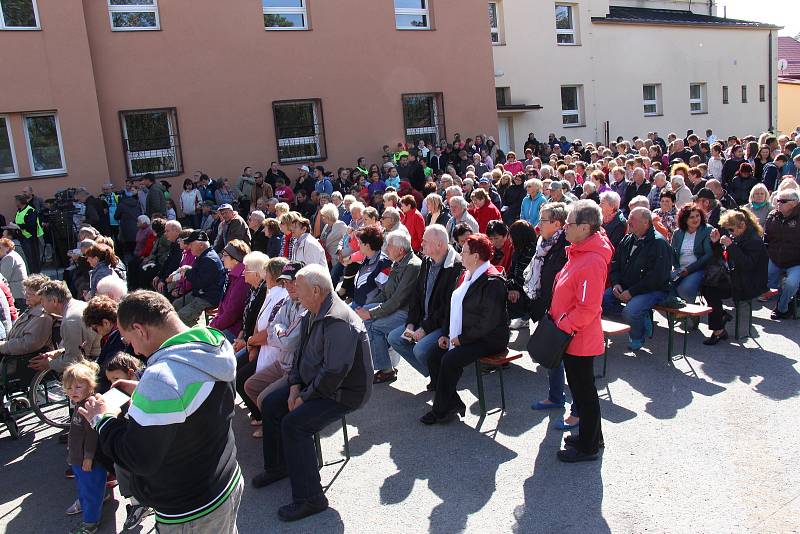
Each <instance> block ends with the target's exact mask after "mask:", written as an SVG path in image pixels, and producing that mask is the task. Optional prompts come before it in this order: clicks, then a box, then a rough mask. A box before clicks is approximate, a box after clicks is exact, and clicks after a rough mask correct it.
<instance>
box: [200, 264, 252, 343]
mask: <svg viewBox="0 0 800 534" xmlns="http://www.w3.org/2000/svg"><path fill="white" fill-rule="evenodd" d="M249 290H250V286H249V285H248V283H247V282H245V281H244V263H240V264H239V265H237V266H236V267H234V268H233V269H232V270H231V271H230V272H229V273H228V287H227V289H226V290H225V294H224V295H222V300H221V301H220V303H219V307H218V308H217V315H216V317H214V320H213V321H211V324H210V325H209V326H211V327H213V328H216V329H218V330H227V331H228V332H232V333H233V335H238V334H239V331H240V330H241V329H242V316H243V315H244V307H245V305H246V304H247V292H248V291H249Z"/></svg>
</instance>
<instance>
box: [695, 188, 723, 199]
mask: <svg viewBox="0 0 800 534" xmlns="http://www.w3.org/2000/svg"><path fill="white" fill-rule="evenodd" d="M701 198H706V199H708V200H716V199H717V197H716V196H715V195H714V192H713V191H712V190H711V189H709V188H707V187H703V188H702V189H700V191H698V192H697V194H696V195H695V196H694V199H695V200H700V199H701Z"/></svg>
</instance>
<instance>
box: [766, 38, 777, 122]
mask: <svg viewBox="0 0 800 534" xmlns="http://www.w3.org/2000/svg"><path fill="white" fill-rule="evenodd" d="M772 32H773V30H770V31H769V33H768V34H767V39H769V41H768V42H769V46H768V47H767V53H768V54H769V56H768V60H767V65H768V69H769V70H768V71H767V72H768V76H769V80H768V81H769V97H768V98H769V100H768V101H769V104H768V105H767V109H768V112H769V118H768V120H767V124H769V128H768V130H769V131H770V132H772V131H774V129H775V125H774V124H772Z"/></svg>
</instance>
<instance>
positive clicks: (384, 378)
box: [372, 369, 397, 384]
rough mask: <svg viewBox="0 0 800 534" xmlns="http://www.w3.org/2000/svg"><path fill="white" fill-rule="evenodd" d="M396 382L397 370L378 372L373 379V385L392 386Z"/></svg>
mask: <svg viewBox="0 0 800 534" xmlns="http://www.w3.org/2000/svg"><path fill="white" fill-rule="evenodd" d="M395 380H397V369H392V370H391V371H378V372H377V373H375V376H373V377H372V383H373V384H391V383H392V382H394V381H395Z"/></svg>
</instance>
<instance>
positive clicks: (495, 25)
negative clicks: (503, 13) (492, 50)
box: [489, 2, 500, 44]
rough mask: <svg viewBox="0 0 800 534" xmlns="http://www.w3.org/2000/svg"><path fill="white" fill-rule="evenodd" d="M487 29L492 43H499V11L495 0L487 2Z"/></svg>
mask: <svg viewBox="0 0 800 534" xmlns="http://www.w3.org/2000/svg"><path fill="white" fill-rule="evenodd" d="M489 31H490V32H491V36H492V44H500V11H499V7H498V5H497V2H489Z"/></svg>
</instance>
